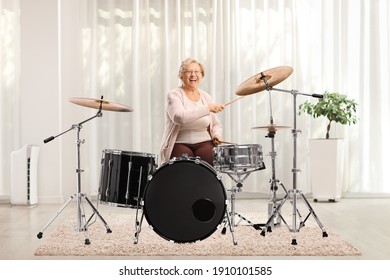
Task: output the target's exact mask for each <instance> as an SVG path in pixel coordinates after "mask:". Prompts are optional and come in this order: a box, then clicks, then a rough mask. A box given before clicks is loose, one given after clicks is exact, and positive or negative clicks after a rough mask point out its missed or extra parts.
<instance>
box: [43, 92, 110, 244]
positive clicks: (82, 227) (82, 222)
mask: <svg viewBox="0 0 390 280" xmlns="http://www.w3.org/2000/svg"><path fill="white" fill-rule="evenodd" d="M102 102H103V96H102V101H101V102H100V108H99V111H98V112H97V114H96V115H95V116H93V117H91V118H89V119H87V120H85V121H82V122H80V123H78V124H74V125H72V127H71V128H69V129H68V130H66V131H64V132H62V133H60V134H58V135H57V136H50V137H48V138H46V139H45V140H44V141H43V142H44V143H48V142H50V141H52V140H53V139H55V138H57V137H59V136H61V135H63V134H65V133H67V132H69V131H71V130H77V139H76V146H77V169H76V173H77V193H76V194H74V195H72V196H70V197H69V199H68V200H67V201H66V202H65V203H64V204H63V206H62V207H61V208H60V210H59V211H58V212H57V213H56V215H55V216H54V217H53V218H52V219H51V220H50V221H49V222H48V223H47V224H46V225H45V227H44V228H43V230H42V231H41V232H39V233H38V234H37V237H38V239H41V238H42V236H43V232H44V231H45V230H46V229H47V228H48V227H49V226H50V225H51V223H52V222H53V221H54V220H55V219H56V218H57V217H58V216H59V215H60V214H61V212H62V211H63V210H64V209H65V207H66V206H68V204H69V203H70V202H71V201H72V200H73V198H75V197H76V198H77V227H76V228H75V230H76V231H79V232H84V237H85V245H89V244H90V240H89V238H88V235H87V233H86V231H87V229H88V226H89V222H90V221H91V219H92V218H93V216H94V215H96V216H97V217H98V218H99V219H100V220H101V222H102V223H103V225H104V226H105V227H106V229H107V233H111V232H112V231H111V229H110V228H109V226H108V225H107V223H106V221H105V220H104V219H103V217H102V216H101V215H100V213H99V212H98V210H97V209H96V208H95V206H94V205H93V204H92V202H91V201H90V200H89V199H88V197H87V195H86V194H84V193H81V172H83V171H84V170H82V169H81V167H80V146H81V144H84V142H85V140H81V139H80V130H81V128H82V125H83V124H84V123H86V122H88V121H90V120H92V119H94V118H97V117H102V116H103V114H102V112H101V109H102ZM83 199H84V200H85V201H86V202H87V203H88V204H89V206H90V207H91V208H92V211H93V214H92V215H91V217H90V218H89V219H88V221H86V219H85V212H84V207H82V206H83V205H82V202H83Z"/></svg>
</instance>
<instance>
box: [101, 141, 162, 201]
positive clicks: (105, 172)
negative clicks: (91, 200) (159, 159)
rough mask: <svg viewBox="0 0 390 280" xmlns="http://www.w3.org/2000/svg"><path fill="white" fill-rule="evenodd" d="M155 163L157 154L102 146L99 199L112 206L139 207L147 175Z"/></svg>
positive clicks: (152, 169)
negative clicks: (104, 148) (109, 148)
mask: <svg viewBox="0 0 390 280" xmlns="http://www.w3.org/2000/svg"><path fill="white" fill-rule="evenodd" d="M156 166H157V164H156V156H155V155H154V154H148V153H138V152H127V151H119V150H108V149H106V150H103V154H102V160H101V175H100V186H99V201H100V202H101V203H103V204H109V205H111V206H121V207H129V208H140V204H141V198H142V195H143V193H144V190H145V186H146V183H147V179H148V176H149V175H150V174H152V173H153V172H154V171H155V170H156Z"/></svg>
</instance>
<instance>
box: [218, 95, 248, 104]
mask: <svg viewBox="0 0 390 280" xmlns="http://www.w3.org/2000/svg"><path fill="white" fill-rule="evenodd" d="M243 97H245V96H240V97H239V98H236V99H234V100H232V101H229V102H228V103H226V104H224V105H223V106H227V105H230V104H232V103H234V102H236V101H238V100H240V99H241V98H243Z"/></svg>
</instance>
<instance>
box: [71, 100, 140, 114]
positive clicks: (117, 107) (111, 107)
mask: <svg viewBox="0 0 390 280" xmlns="http://www.w3.org/2000/svg"><path fill="white" fill-rule="evenodd" d="M69 101H70V102H72V103H74V104H77V105H81V106H84V107H88V108H94V109H100V104H101V106H102V107H101V109H102V110H106V111H115V112H132V111H133V109H132V108H130V107H128V106H126V105H122V104H119V103H113V102H109V101H106V100H102V99H94V98H83V97H74V98H69Z"/></svg>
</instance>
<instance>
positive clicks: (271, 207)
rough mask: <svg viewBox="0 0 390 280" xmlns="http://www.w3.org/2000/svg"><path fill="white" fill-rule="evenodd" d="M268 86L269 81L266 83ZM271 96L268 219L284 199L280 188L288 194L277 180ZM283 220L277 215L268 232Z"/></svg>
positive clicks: (268, 136) (270, 99)
mask: <svg viewBox="0 0 390 280" xmlns="http://www.w3.org/2000/svg"><path fill="white" fill-rule="evenodd" d="M264 82H265V83H266V84H267V81H264ZM268 94H269V109H270V125H269V126H268V134H267V135H266V136H265V137H267V138H269V139H271V152H270V153H269V156H270V157H271V170H272V178H271V179H270V181H269V182H270V185H271V187H270V190H271V192H272V197H271V200H270V201H269V202H268V218H270V217H271V216H272V214H273V212H274V211H275V209H276V208H277V207H278V205H279V204H280V203H281V202H282V200H283V199H278V198H277V194H276V193H277V191H278V186H281V187H282V189H283V190H284V193H285V194H287V190H286V188H285V187H284V185H283V183H281V182H280V180H279V179H277V178H276V165H275V160H276V155H277V153H276V151H275V135H276V129H275V128H272V127H273V125H274V118H273V113H272V98H271V91H270V90H268ZM297 213H298V215H299V218H301V214H300V213H299V211H297ZM281 220H283V222H284V223H285V224H286V221H285V220H284V219H283V216H282V215H280V213H279V212H277V214H276V215H275V218H274V222H272V223H271V225H270V226H269V227H268V229H267V230H268V231H269V232H271V231H272V227H278V226H280V225H281ZM264 225H265V224H260V226H264Z"/></svg>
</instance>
